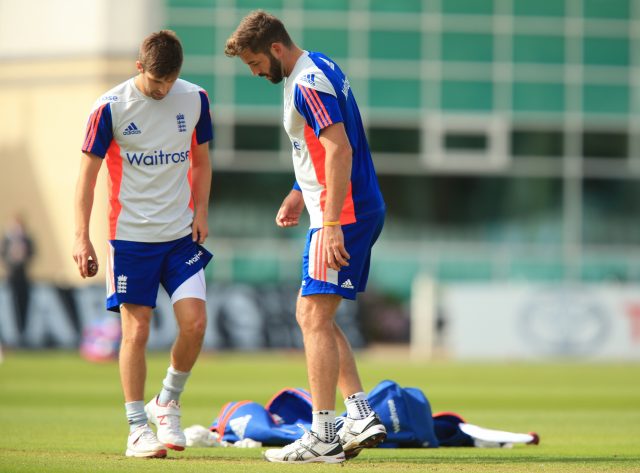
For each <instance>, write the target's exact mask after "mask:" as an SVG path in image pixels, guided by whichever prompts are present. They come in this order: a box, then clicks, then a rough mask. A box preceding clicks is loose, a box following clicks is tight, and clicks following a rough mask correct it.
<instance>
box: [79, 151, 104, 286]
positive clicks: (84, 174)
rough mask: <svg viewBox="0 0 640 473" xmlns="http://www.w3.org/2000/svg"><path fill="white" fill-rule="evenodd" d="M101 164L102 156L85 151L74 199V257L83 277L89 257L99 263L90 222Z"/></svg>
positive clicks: (85, 275)
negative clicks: (92, 241) (90, 232)
mask: <svg viewBox="0 0 640 473" xmlns="http://www.w3.org/2000/svg"><path fill="white" fill-rule="evenodd" d="M100 166H102V159H101V158H99V157H98V156H96V155H94V154H91V153H84V154H83V155H82V158H81V161H80V174H79V175H78V181H77V183H76V193H75V199H74V207H75V221H76V229H75V243H74V245H73V259H74V260H75V262H76V264H77V265H78V271H79V272H80V276H82V277H83V278H86V277H87V276H88V274H87V261H88V260H89V257H91V258H92V259H93V260H94V261H95V262H96V263H98V258H97V256H96V252H95V249H94V248H93V244H92V243H91V238H90V237H89V222H90V220H91V210H92V208H93V196H94V191H95V187H96V181H97V179H98V172H99V171H100Z"/></svg>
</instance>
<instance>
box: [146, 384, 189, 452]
mask: <svg viewBox="0 0 640 473" xmlns="http://www.w3.org/2000/svg"><path fill="white" fill-rule="evenodd" d="M144 411H145V412H146V413H147V418H148V419H149V422H151V423H152V424H154V425H155V426H156V427H157V428H158V433H157V436H158V440H159V441H160V442H162V443H163V444H164V445H165V446H167V447H169V448H170V449H172V450H177V451H182V450H184V447H185V446H186V445H187V438H186V437H185V436H184V432H183V431H182V429H181V428H180V415H181V414H180V405H179V404H178V403H177V402H176V401H173V400H171V401H169V403H168V404H167V405H166V406H161V405H159V404H158V396H156V397H154V398H153V399H151V401H149V402H148V403H147V405H146V406H144Z"/></svg>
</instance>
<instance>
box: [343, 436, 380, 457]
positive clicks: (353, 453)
mask: <svg viewBox="0 0 640 473" xmlns="http://www.w3.org/2000/svg"><path fill="white" fill-rule="evenodd" d="M386 438H387V433H386V432H379V433H377V434H373V435H371V436H369V437H367V438H365V439H364V440H361V441H359V442H358V443H356V444H355V445H354V446H352V447H349V448H348V449H345V450H344V456H345V458H346V459H347V460H351V459H352V458H355V457H357V456H358V455H359V454H360V452H361V451H362V450H363V449H364V448H375V447H377V446H378V445H380V444H381V443H382V442H384V440H385V439H386Z"/></svg>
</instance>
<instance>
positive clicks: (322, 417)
mask: <svg viewBox="0 0 640 473" xmlns="http://www.w3.org/2000/svg"><path fill="white" fill-rule="evenodd" d="M311 431H312V432H313V433H314V434H316V435H317V436H318V438H319V439H320V440H322V441H323V442H327V443H328V442H331V441H332V440H333V438H334V437H335V436H336V411H313V422H312V423H311Z"/></svg>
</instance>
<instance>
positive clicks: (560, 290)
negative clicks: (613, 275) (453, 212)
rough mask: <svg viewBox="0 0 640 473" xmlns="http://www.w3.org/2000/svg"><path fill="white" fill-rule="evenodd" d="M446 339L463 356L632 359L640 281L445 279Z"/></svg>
mask: <svg viewBox="0 0 640 473" xmlns="http://www.w3.org/2000/svg"><path fill="white" fill-rule="evenodd" d="M441 308H442V310H443V312H444V313H443V316H444V317H445V318H446V320H447V328H446V333H445V334H444V336H445V340H446V342H445V343H446V345H447V347H448V348H449V351H450V353H451V355H452V357H454V358H463V359H478V358H483V359H539V358H557V357H570V358H586V359H629V360H638V359H640V286H636V285H614V284H611V285H577V286H576V285H553V286H546V285H545V286H543V285H531V284H506V283H505V284H448V285H446V286H444V287H443V289H442V300H441Z"/></svg>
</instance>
